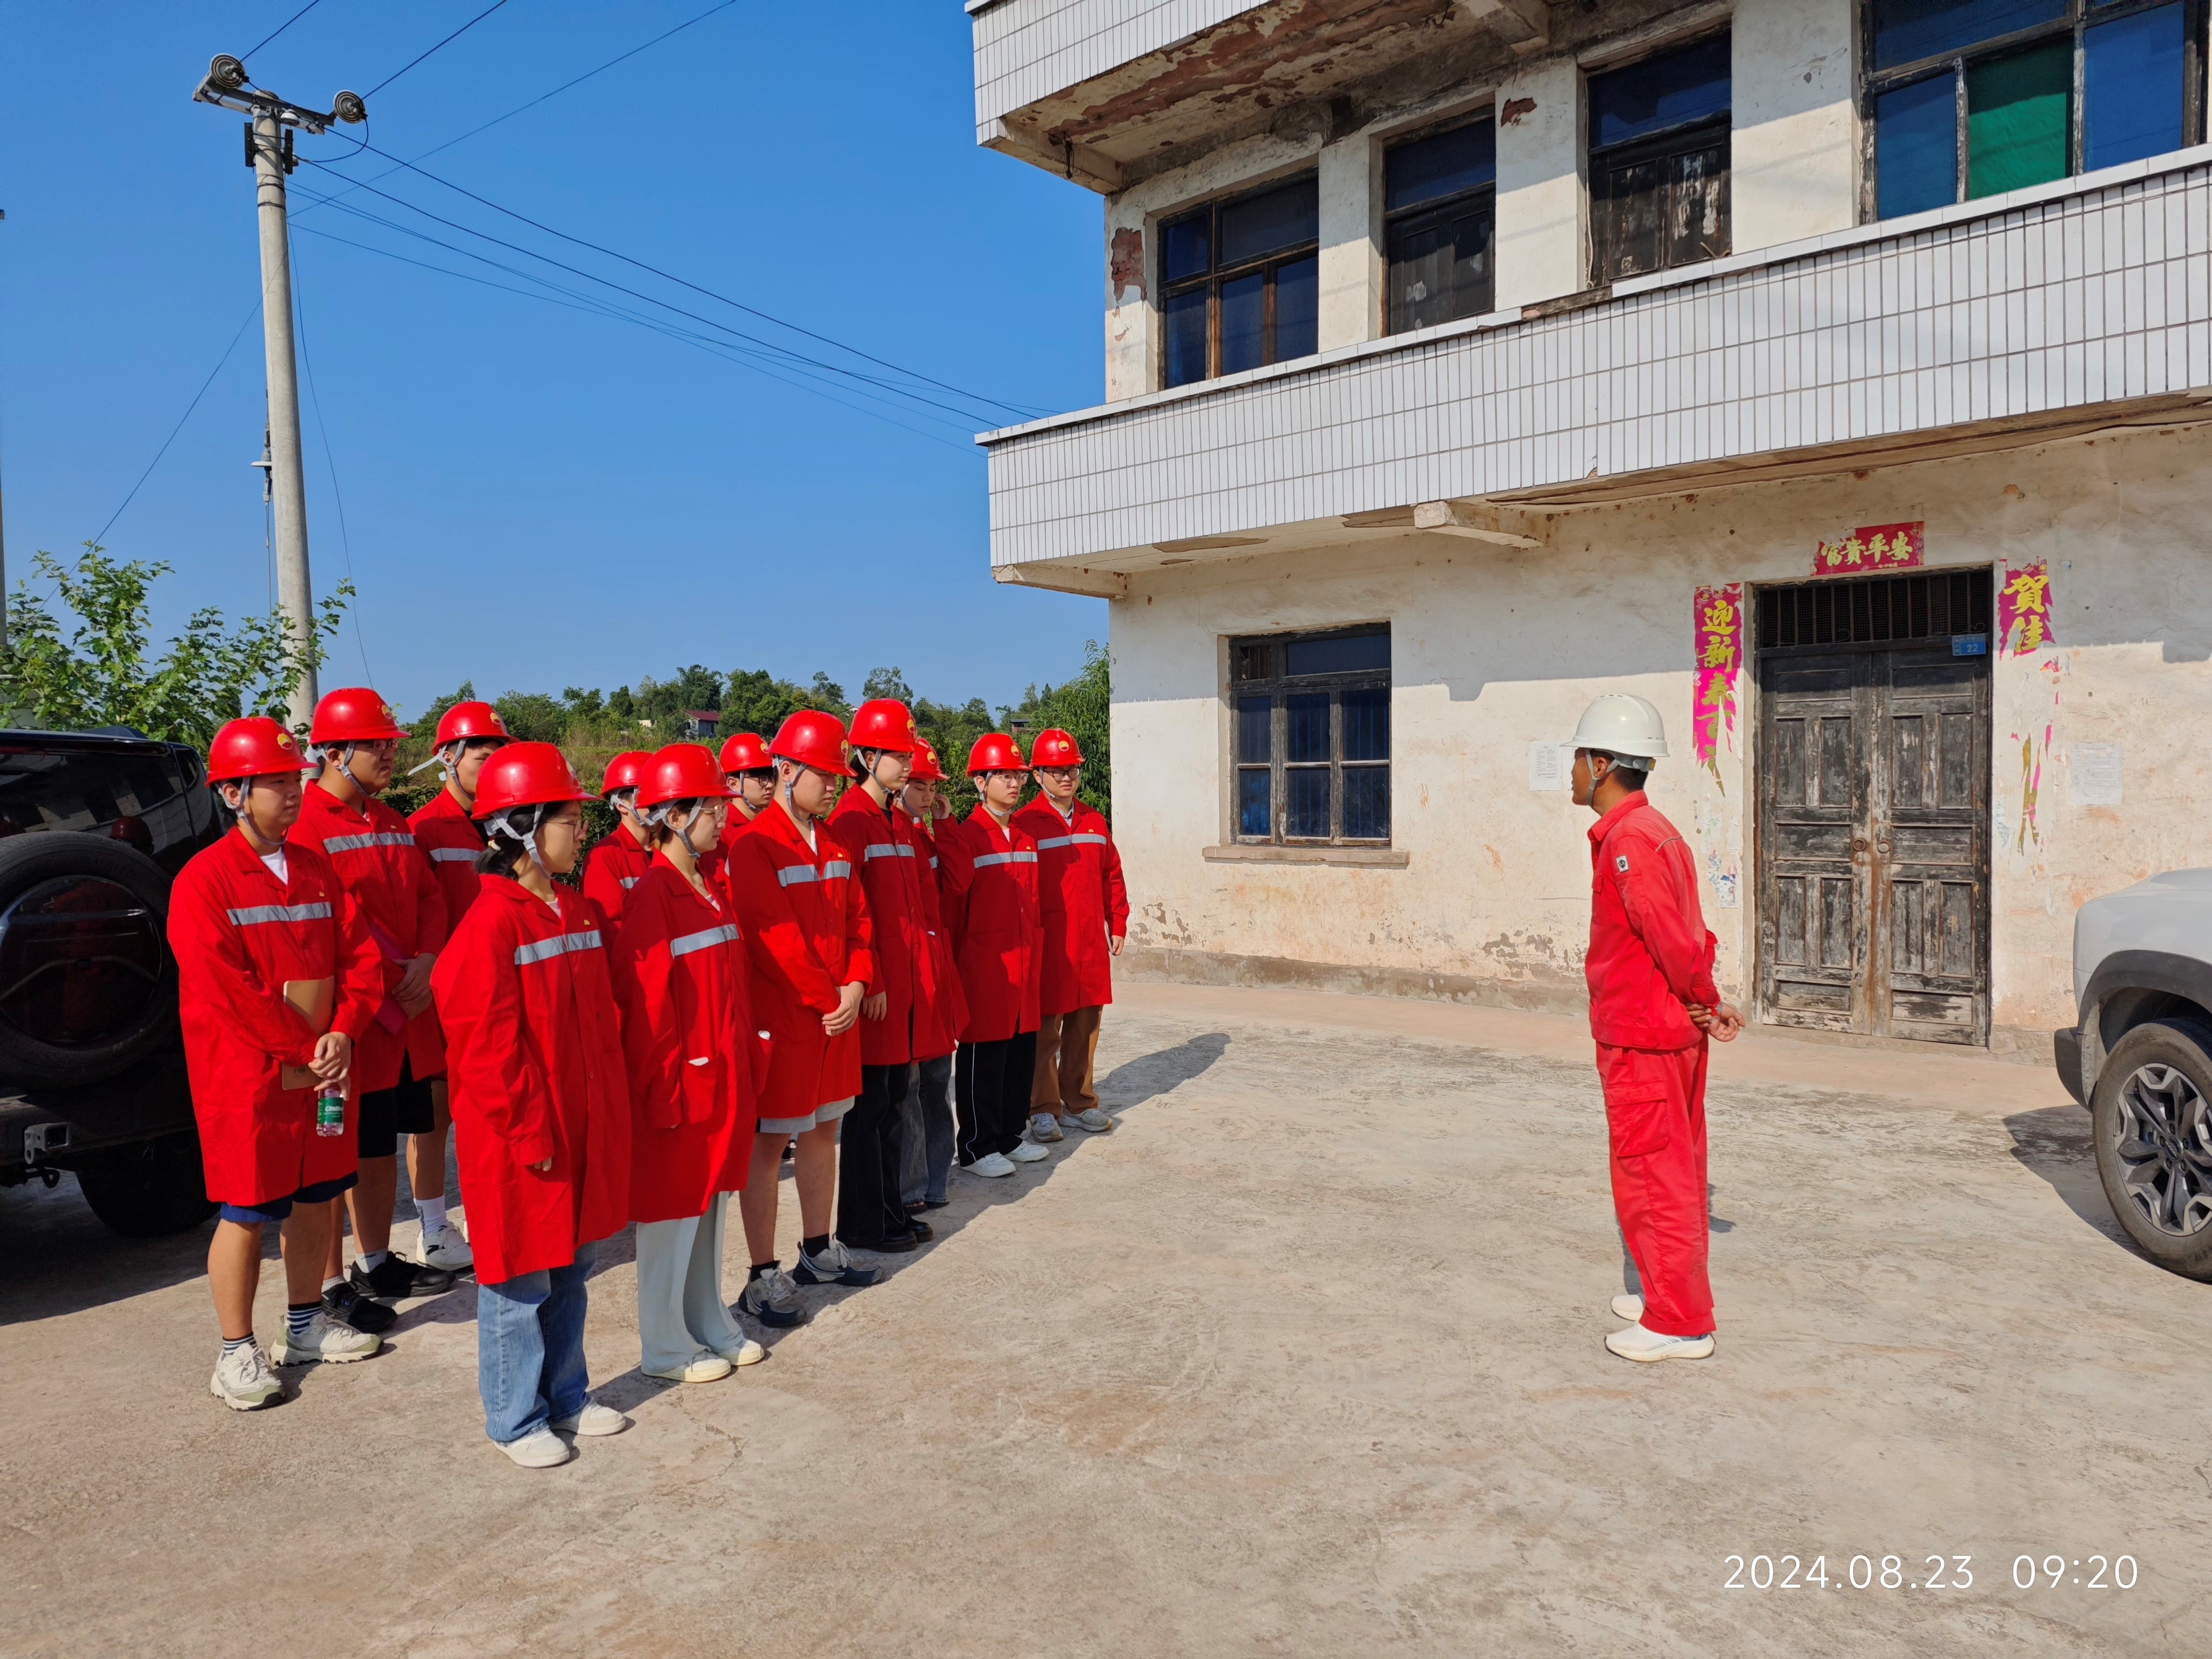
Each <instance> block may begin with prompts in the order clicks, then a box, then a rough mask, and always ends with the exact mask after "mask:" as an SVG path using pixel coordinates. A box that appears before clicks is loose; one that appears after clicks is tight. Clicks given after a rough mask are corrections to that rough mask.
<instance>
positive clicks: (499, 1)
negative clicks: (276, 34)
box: [286, 0, 507, 99]
mask: <svg viewBox="0 0 2212 1659" xmlns="http://www.w3.org/2000/svg"><path fill="white" fill-rule="evenodd" d="M506 3H507V0H491V4H489V6H486V7H485V8H484V9H483V10H482V11H480V12H478V13H477V15H475V16H473V17H471V18H470V19H469V21H467V22H465V23H464V24H462V25H461V26H460V27H459V28H457V29H455V30H454V31H453V33H451V34H449V35H447V37H446V38H445V39H444V40H441V41H439V42H438V44H437V45H436V46H433V47H431V48H430V50H429V51H428V52H423V53H422V54H421V56H419V57H415V58H409V59H408V60H407V62H405V63H404V64H401V65H400V66H399V67H398V69H396V70H392V73H391V74H389V75H387V76H385V77H384V78H383V79H382V80H381V81H379V82H377V83H376V84H375V85H374V86H373V87H371V88H369V89H368V91H367V92H365V93H363V94H362V97H363V98H365V99H366V98H374V97H375V96H376V94H378V93H380V92H382V91H383V90H384V89H385V88H386V87H388V86H390V85H391V84H392V82H394V81H397V80H398V78H399V77H400V76H403V75H404V74H406V73H407V71H408V70H411V69H413V68H414V67H415V65H416V64H419V63H421V62H422V59H423V58H429V57H434V56H435V55H436V54H437V53H439V52H443V51H444V50H445V49H446V48H447V46H452V45H453V42H454V41H456V40H459V39H460V38H461V37H462V36H463V35H465V34H466V33H468V32H469V31H470V30H471V29H472V28H474V27H476V26H477V24H479V23H481V22H483V20H484V19H485V18H487V17H489V16H490V15H492V13H494V12H495V11H497V10H498V9H500V8H501V6H503V5H505V4H506ZM286 27H290V25H289V24H288V25H286Z"/></svg>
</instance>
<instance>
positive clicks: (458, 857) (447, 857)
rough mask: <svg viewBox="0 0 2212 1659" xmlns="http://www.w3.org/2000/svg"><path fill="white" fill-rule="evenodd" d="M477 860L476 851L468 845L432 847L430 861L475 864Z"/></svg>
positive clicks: (435, 862)
mask: <svg viewBox="0 0 2212 1659" xmlns="http://www.w3.org/2000/svg"><path fill="white" fill-rule="evenodd" d="M476 861H477V855H476V854H475V852H474V851H472V850H471V849H470V848H466V847H433V848H431V849H430V862H431V863H433V864H474V863H475V862H476Z"/></svg>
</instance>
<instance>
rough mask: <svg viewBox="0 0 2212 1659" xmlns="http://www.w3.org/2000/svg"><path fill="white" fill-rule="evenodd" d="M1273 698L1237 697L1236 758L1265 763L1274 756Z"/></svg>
mask: <svg viewBox="0 0 2212 1659" xmlns="http://www.w3.org/2000/svg"><path fill="white" fill-rule="evenodd" d="M1274 708H1275V703H1274V699H1273V698H1272V697H1239V698H1237V759H1238V760H1240V761H1245V762H1257V763H1260V764H1261V765H1263V766H1264V765H1266V764H1267V762H1269V761H1270V760H1273V758H1274V751H1275V735H1274V733H1275V720H1274Z"/></svg>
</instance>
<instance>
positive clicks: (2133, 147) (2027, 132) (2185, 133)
mask: <svg viewBox="0 0 2212 1659" xmlns="http://www.w3.org/2000/svg"><path fill="white" fill-rule="evenodd" d="M2205 9H2206V8H2205V0H1867V3H1866V4H1865V5H1864V7H1863V28H1864V31H1865V39H1864V42H1863V51H1862V54H1861V57H1862V61H1863V63H1865V64H1868V65H1869V68H1868V70H1867V71H1866V73H1865V74H1864V76H1863V79H1862V94H1863V104H1864V108H1863V116H1864V130H1865V133H1866V143H1867V157H1866V160H1867V165H1866V169H1865V175H1866V185H1865V188H1866V192H1867V194H1866V199H1865V201H1864V202H1863V204H1862V212H1863V216H1865V217H1867V218H1869V219H1893V218H1895V217H1897V216H1899V215H1900V214H1906V213H1919V212H1922V211H1924V210H1927V209H1929V208H1935V207H1943V206H1947V205H1948V204H1951V203H1953V202H1966V201H1972V199H1973V198H1975V197H1979V196H1994V195H1996V194H1997V193H1998V192H2000V191H2008V190H2019V189H2022V188H2024V187H2025V186H2027V185H2039V184H2045V183H2047V182H2049V181H2050V180H2051V179H2063V178H2067V177H2069V175H2071V174H2074V173H2087V172H2090V171H2092V170H2093V169H2095V168H2097V167H2115V166H2118V164H2119V163H2121V162H2123V161H2141V160H2142V159H2143V158H2144V157H2146V156H2151V155H2165V154H2166V153H2167V152H2169V151H2172V150H2177V149H2184V148H2185V147H2186V146H2188V145H2191V144H2194V143H2199V142H2201V141H2202V139H2203V133H2204V97H2203V81H2204V68H2203V44H2204V30H2205Z"/></svg>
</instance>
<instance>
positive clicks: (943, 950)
mask: <svg viewBox="0 0 2212 1659" xmlns="http://www.w3.org/2000/svg"><path fill="white" fill-rule="evenodd" d="M944 781H945V769H944V767H943V766H942V765H941V764H940V763H939V761H938V758H937V750H935V749H933V747H931V746H930V744H929V741H928V739H927V738H916V739H915V746H914V769H913V770H912V771H911V772H909V773H908V775H907V781H906V787H905V788H904V789H903V790H902V791H901V792H900V793H899V799H898V807H897V811H896V813H895V814H894V816H895V817H896V819H897V821H898V824H899V829H900V832H901V833H902V835H904V836H906V838H907V840H908V842H909V843H911V844H912V846H913V848H914V856H915V863H916V865H918V866H920V874H921V908H922V922H923V926H924V927H925V928H926V929H927V933H928V935H929V949H928V951H927V952H926V953H925V955H924V957H923V958H922V960H921V963H919V964H918V968H917V974H916V981H915V985H916V988H915V1006H914V1084H913V1086H912V1087H911V1088H910V1089H908V1091H907V1097H906V1103H905V1104H904V1106H902V1108H901V1116H902V1119H903V1121H904V1126H905V1134H906V1165H905V1170H904V1172H903V1176H902V1181H901V1182H900V1187H901V1194H900V1195H901V1197H902V1199H903V1200H904V1201H905V1204H906V1207H907V1212H908V1214H910V1215H917V1216H918V1215H921V1213H923V1212H925V1211H929V1210H941V1209H943V1208H944V1207H945V1203H946V1199H945V1180H946V1177H947V1176H948V1175H949V1174H950V1173H951V1169H952V1140H953V1133H952V1054H953V1050H954V1049H956V1048H958V1047H959V1044H960V1028H961V1027H962V1026H963V1024H966V1023H967V1020H968V1004H967V1001H966V1000H965V999H964V998H963V996H962V995H961V994H960V969H959V967H958V966H957V964H956V963H954V962H953V960H952V936H951V931H950V930H949V929H948V928H947V927H946V926H945V901H944V884H945V874H944V867H945V866H944V859H943V857H942V856H941V855H940V854H939V850H938V845H937V840H938V830H939V826H940V825H942V824H943V823H944V822H945V820H946V819H948V818H950V817H951V816H952V809H951V806H950V805H947V804H946V803H945V798H944V797H943V796H942V795H940V794H939V793H938V789H937V786H938V785H939V784H940V783H942V782H944ZM955 833H957V831H956V832H955Z"/></svg>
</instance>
